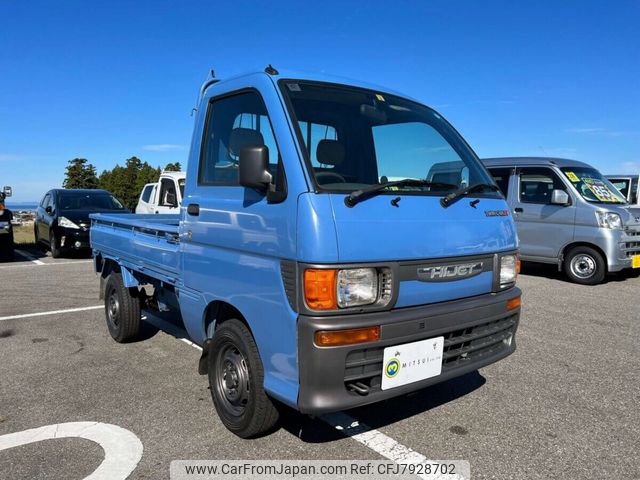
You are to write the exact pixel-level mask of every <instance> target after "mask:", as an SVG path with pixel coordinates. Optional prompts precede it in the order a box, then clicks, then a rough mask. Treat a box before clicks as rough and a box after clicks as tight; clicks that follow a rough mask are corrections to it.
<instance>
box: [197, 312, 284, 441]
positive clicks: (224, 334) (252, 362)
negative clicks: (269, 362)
mask: <svg viewBox="0 0 640 480" xmlns="http://www.w3.org/2000/svg"><path fill="white" fill-rule="evenodd" d="M208 361H209V386H210V389H211V396H212V398H213V404H214V406H215V408H216V411H217V412H218V416H219V417H220V420H222V423H223V424H224V426H225V427H227V429H229V431H231V432H232V433H234V434H236V435H237V436H239V437H241V438H252V437H257V436H260V435H262V434H265V433H267V432H268V431H269V430H271V429H272V428H273V427H274V426H275V424H276V423H277V421H278V416H279V414H278V410H277V409H276V407H275V405H274V404H273V402H272V401H271V399H270V398H269V397H268V396H267V394H266V393H265V391H264V388H263V381H264V370H263V367H262V361H261V360H260V355H259V354H258V347H257V346H256V342H255V340H254V339H253V336H252V335H251V332H250V331H249V329H248V328H247V327H246V326H245V325H244V323H242V322H241V321H239V320H236V319H231V320H227V321H226V322H224V323H223V324H222V325H221V326H220V327H219V328H218V329H217V330H216V332H215V334H214V336H213V341H212V342H211V346H210V350H209V355H208Z"/></svg>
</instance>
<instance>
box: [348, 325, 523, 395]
mask: <svg viewBox="0 0 640 480" xmlns="http://www.w3.org/2000/svg"><path fill="white" fill-rule="evenodd" d="M517 322H518V316H517V314H511V315H509V316H506V317H503V318H500V319H498V320H492V321H489V322H486V323H481V324H478V325H474V326H472V327H467V328H464V329H460V330H453V331H451V332H447V333H444V334H441V335H438V336H444V351H443V356H442V374H444V373H446V372H448V371H451V370H454V369H456V368H459V367H462V366H464V365H466V364H468V363H469V362H474V361H478V360H481V359H482V358H485V357H489V356H491V355H494V354H495V353H498V352H499V351H501V350H505V349H507V348H509V345H510V342H511V337H512V336H513V334H514V332H515V329H516V324H517ZM383 356H384V347H376V348H365V349H361V350H354V351H352V352H350V353H349V354H348V355H347V360H346V364H345V374H344V384H345V387H346V388H347V390H349V391H350V392H353V393H356V394H359V395H367V394H369V393H371V392H374V391H378V390H380V384H381V382H382V360H383Z"/></svg>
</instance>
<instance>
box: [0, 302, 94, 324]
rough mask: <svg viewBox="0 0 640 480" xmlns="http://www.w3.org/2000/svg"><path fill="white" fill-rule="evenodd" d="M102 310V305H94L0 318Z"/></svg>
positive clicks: (2, 318) (13, 318)
mask: <svg viewBox="0 0 640 480" xmlns="http://www.w3.org/2000/svg"><path fill="white" fill-rule="evenodd" d="M99 308H104V305H95V306H93V307H80V308H67V309H66V310H51V311H48V312H37V313H23V314H21V315H9V316H8V317H0V321H2V320H16V319H18V318H31V317H44V316H45V315H57V314H59V313H71V312H83V311H85V310H98V309H99Z"/></svg>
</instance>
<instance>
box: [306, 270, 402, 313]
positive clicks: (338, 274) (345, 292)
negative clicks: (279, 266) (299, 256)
mask: <svg viewBox="0 0 640 480" xmlns="http://www.w3.org/2000/svg"><path fill="white" fill-rule="evenodd" d="M385 278H386V279H387V280H386V281H385V280H384V279H385ZM388 278H389V277H388V275H387V276H385V274H384V273H380V272H378V270H377V269H375V268H347V269H341V270H334V269H316V268H310V269H307V270H305V272H304V299H305V301H306V303H307V306H308V307H309V308H310V309H311V310H336V309H338V308H349V307H358V306H363V305H373V304H374V303H376V302H378V300H379V297H381V298H380V301H381V302H383V303H388V302H389V301H390V300H391V287H390V285H389V283H390V282H389V280H388ZM380 282H382V285H383V288H379V285H380ZM381 291H382V293H381Z"/></svg>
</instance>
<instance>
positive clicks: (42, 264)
mask: <svg viewBox="0 0 640 480" xmlns="http://www.w3.org/2000/svg"><path fill="white" fill-rule="evenodd" d="M36 261H37V262H39V263H9V264H8V265H0V270H4V269H5V268H25V267H36V266H38V267H57V266H58V265H76V264H78V263H93V260H76V261H68V262H51V263H45V262H41V261H40V260H36ZM31 262H33V261H31Z"/></svg>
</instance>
